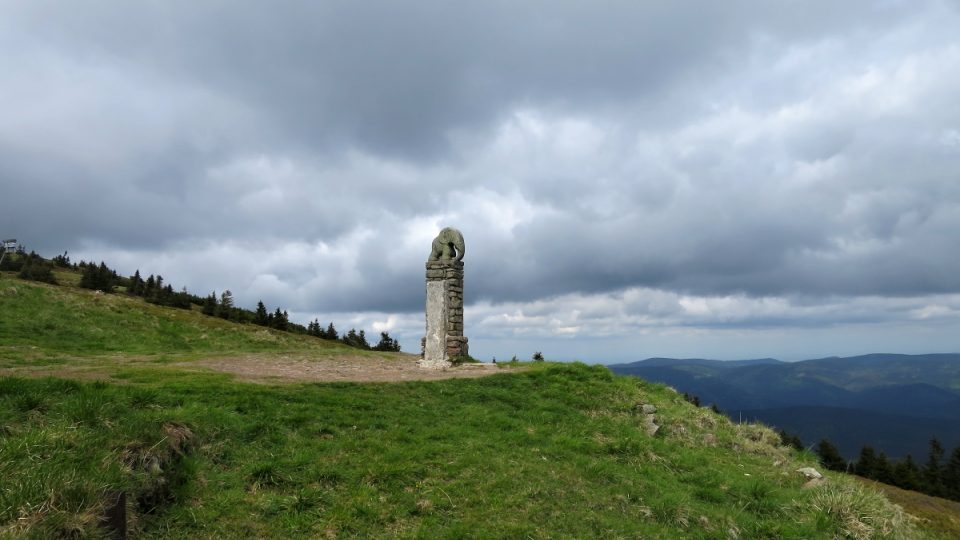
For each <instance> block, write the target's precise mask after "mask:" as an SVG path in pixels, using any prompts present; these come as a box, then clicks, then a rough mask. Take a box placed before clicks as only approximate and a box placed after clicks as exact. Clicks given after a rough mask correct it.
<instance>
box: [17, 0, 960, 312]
mask: <svg viewBox="0 0 960 540" xmlns="http://www.w3.org/2000/svg"><path fill="white" fill-rule="evenodd" d="M3 9H4V11H6V12H7V13H6V14H5V15H6V16H4V17H2V21H4V22H0V36H2V37H0V45H2V48H0V50H3V51H4V52H3V53H0V113H2V115H3V117H4V118H6V119H8V122H7V123H6V127H4V126H2V125H0V182H2V184H3V187H4V190H5V194H6V196H8V197H10V198H12V199H13V200H15V201H18V204H16V205H13V206H12V207H10V208H9V209H8V210H7V211H5V212H4V214H3V215H2V217H0V225H2V230H4V231H22V232H17V233H16V234H17V235H18V236H20V237H23V238H25V239H29V240H26V241H27V242H28V244H29V245H30V247H35V248H36V249H39V250H41V251H45V252H47V253H52V252H59V251H61V250H63V249H71V250H74V249H76V250H79V251H83V252H84V253H85V254H88V256H92V257H96V256H97V254H101V253H102V254H105V255H106V254H112V255H113V256H114V257H115V259H114V260H117V261H122V264H124V265H127V266H130V265H136V266H138V267H141V269H142V270H145V271H150V272H158V271H159V272H163V273H165V275H166V276H167V277H168V278H170V279H172V280H173V281H174V282H176V283H178V284H180V283H183V284H186V285H188V286H190V288H191V289H192V290H205V289H207V288H212V287H231V288H233V289H235V290H239V291H242V290H245V289H248V290H249V291H250V292H248V293H246V294H249V295H251V297H250V298H244V300H245V301H247V302H251V301H256V299H255V298H253V295H271V296H272V299H267V298H265V300H270V303H271V304H283V305H284V306H288V307H290V308H291V309H295V310H296V311H297V312H298V313H309V312H311V311H315V312H326V313H333V312H347V311H350V312H352V311H357V310H362V311H375V312H408V313H413V312H416V311H418V310H420V309H422V303H423V299H422V291H421V287H422V279H423V278H422V261H423V259H424V258H425V256H426V249H427V244H426V243H428V242H429V238H424V239H423V240H422V241H424V242H425V245H423V246H420V247H417V246H415V245H407V244H402V243H398V238H399V237H400V236H402V235H403V234H405V233H406V232H408V231H407V228H408V227H409V226H410V224H411V223H417V222H418V221H422V222H424V223H427V224H428V225H429V226H436V227H437V228H439V227H441V226H444V225H448V224H449V225H456V226H458V227H460V228H461V229H463V230H464V232H465V234H466V235H467V242H468V244H469V248H468V257H467V259H466V261H467V264H468V267H467V273H468V276H469V277H468V279H469V283H470V285H469V289H468V291H467V300H468V302H472V303H480V302H485V301H489V302H493V303H509V302H523V301H525V302H532V301H537V300H542V299H545V298H557V297H562V296H563V295H566V294H570V293H582V294H601V293H608V292H610V291H623V290H628V289H630V288H631V287H647V288H657V289H662V290H665V291H670V292H678V293H687V294H695V295H702V296H710V295H721V296H722V295H728V294H745V295H747V296H752V297H765V296H783V295H788V296H789V295H813V296H818V297H821V298H822V297H825V296H829V295H876V294H879V295H923V294H931V293H954V292H957V291H958V290H960V277H958V274H957V273H956V272H954V271H952V270H953V269H955V268H956V267H957V256H958V255H957V253H960V251H958V250H957V247H958V244H957V240H956V238H957V237H956V234H955V231H956V230H957V226H958V225H960V223H957V218H956V217H955V216H957V215H958V214H960V213H958V212H957V206H958V204H960V187H958V186H960V184H958V183H957V182H956V171H957V164H958V162H960V150H958V148H960V147H958V146H950V145H947V144H944V142H943V141H944V140H947V139H944V137H945V136H944V133H947V132H949V130H956V129H960V109H958V106H957V104H956V103H957V101H956V95H957V92H958V90H960V77H957V76H956V75H954V74H955V73H957V72H958V71H957V70H956V69H955V68H957V67H958V66H960V61H958V58H957V55H958V53H956V51H957V40H956V37H955V36H954V34H955V29H956V26H957V24H956V23H957V21H958V15H957V12H956V6H954V5H951V4H947V3H942V2H924V3H919V4H918V3H912V2H910V3H905V2H886V3H875V2H844V3H836V2H819V3H818V2H805V3H770V4H763V5H757V4H756V3H748V2H728V3H724V4H723V5H722V6H721V5H711V4H706V5H703V6H700V7H698V8H696V9H692V8H690V7H689V6H686V5H684V4H679V3H671V2H662V3H644V4H637V3H632V2H631V3H627V2H623V3H620V2H609V3H605V4H602V5H598V4H596V3H593V4H589V5H587V4H578V3H566V2H560V3H557V2H539V3H528V4H522V5H521V4H517V3H515V2H502V3H485V4H460V5H457V4H453V3H449V2H424V3H413V4H411V3H406V4H396V3H384V4H382V5H379V6H370V5H369V4H361V3H307V2H304V3H298V2H282V3H279V4H272V5H271V6H269V7H264V8H260V7H257V6H249V5H248V6H243V5H238V4H237V3H235V2H222V3H210V4H203V5H195V3H189V4H188V3H182V4H177V3H163V4H152V5H149V6H144V5H139V4H129V3H116V4H114V5H110V4H109V3H108V4H103V5H102V6H101V7H100V8H99V9H98V8H93V7H90V6H84V7H83V8H82V9H81V8H79V7H77V8H74V9H70V8H69V7H64V6H63V4H62V3H53V2H30V3H27V4H22V5H19V6H17V7H15V8H14V7H12V6H9V5H7V6H6V7H4V8H3ZM10 119H12V120H10ZM948 139H949V138H948ZM359 232H366V233H367V234H366V235H359V234H358V233H359ZM5 234H6V233H5ZM318 245H326V246H339V247H338V248H337V249H338V250H335V251H334V252H332V253H325V252H323V250H320V249H316V246H318ZM224 246H225V247H224ZM217 249H223V251H222V252H219V251H217ZM178 250H182V251H184V253H185V254H184V256H183V257H181V258H176V257H172V258H169V259H168V260H165V259H164V258H163V257H162V256H161V255H160V254H162V253H165V252H166V251H178ZM205 252H206V253H205ZM211 252H212V253H220V254H221V255H222V257H224V258H225V259H226V260H225V261H224V262H223V263H222V264H221V265H214V267H215V268H217V270H218V272H219V273H214V272H207V271H206V270H201V269H198V268H197V266H198V265H211V264H213V261H212V260H211V258H210V255H209V253H211ZM123 253H126V254H127V255H123ZM385 253H386V254H385ZM98 258H108V257H106V256H104V257H98ZM138 258H140V259H141V260H142V259H145V260H146V261H148V262H150V261H153V262H152V263H151V264H156V265H157V266H158V268H147V267H146V263H139V262H137V259H138ZM249 260H257V261H260V262H259V263H257V265H256V267H255V268H251V267H252V266H254V265H253V264H252V263H248V261H249ZM165 261H166V262H165ZM108 262H110V261H108ZM116 264H121V263H119V262H118V263H116ZM128 270H129V271H132V270H133V268H128ZM171 274H173V275H171ZM175 275H179V276H183V277H180V278H178V277H174V276H175ZM643 309H646V310H649V311H653V312H656V310H657V309H660V308H658V307H657V305H656V304H651V305H646V304H645V305H644V308H643ZM771 317H772V316H771ZM678 324H681V323H678Z"/></svg>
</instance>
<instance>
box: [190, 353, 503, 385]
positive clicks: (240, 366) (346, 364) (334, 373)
mask: <svg viewBox="0 0 960 540" xmlns="http://www.w3.org/2000/svg"><path fill="white" fill-rule="evenodd" d="M182 365H184V366H188V365H189V366H202V367H206V368H209V369H213V370H215V371H220V372H224V373H230V374H233V375H234V376H236V377H237V378H238V379H241V380H245V381H251V382H264V383H278V382H291V383H293V382H304V381H307V382H310V381H315V382H400V381H434V380H439V379H460V378H474V377H485V376H487V375H493V374H495V373H503V372H504V371H505V370H503V369H501V368H498V367H497V366H496V365H494V364H462V365H459V366H454V367H450V368H447V369H422V368H420V366H418V365H417V357H416V356H413V355H409V357H406V355H404V357H397V358H381V357H370V356H361V355H338V356H334V357H320V358H316V357H310V356H306V355H304V356H300V355H259V354H250V355H243V356H233V357H219V358H207V359H202V360H197V361H193V362H188V363H184V364H182Z"/></svg>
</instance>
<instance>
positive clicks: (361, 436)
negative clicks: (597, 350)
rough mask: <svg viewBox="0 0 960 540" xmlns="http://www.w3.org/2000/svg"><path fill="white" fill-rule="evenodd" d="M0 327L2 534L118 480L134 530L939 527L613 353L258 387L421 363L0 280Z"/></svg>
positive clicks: (59, 519)
mask: <svg viewBox="0 0 960 540" xmlns="http://www.w3.org/2000/svg"><path fill="white" fill-rule="evenodd" d="M0 343H2V345H0V370H2V372H0V373H2V375H3V376H0V477H2V478H3V479H4V482H3V484H2V485H0V536H3V537H8V536H9V537H37V538H46V537H65V536H72V537H86V536H96V535H97V534H100V533H101V532H102V530H103V529H101V528H99V526H98V521H99V520H100V519H101V517H102V516H103V515H104V514H111V512H110V507H111V504H112V502H113V501H115V500H116V494H117V493H120V492H122V493H125V494H127V498H126V502H125V504H124V505H123V507H122V508H123V509H125V510H126V512H127V516H126V521H127V522H128V523H129V527H130V530H131V534H132V535H133V536H134V537H139V538H234V537H250V536H253V537H275V538H280V537H341V536H362V537H368V536H374V537H424V538H464V537H530V538H547V537H579V538H583V537H644V538H681V537H682V538H834V537H850V538H871V537H876V538H914V537H934V538H936V537H942V538H947V537H949V534H950V533H949V532H946V531H948V530H949V529H947V528H943V527H947V526H942V525H941V526H940V527H941V528H940V529H936V530H934V529H930V528H927V529H923V528H918V525H919V526H921V527H922V526H924V522H920V523H919V524H915V523H914V520H912V519H911V518H910V517H909V515H907V514H906V513H904V512H903V511H902V510H901V509H900V508H899V507H896V506H893V505H892V504H891V503H889V502H888V501H887V500H886V499H885V498H884V497H883V496H882V495H880V493H879V492H878V491H876V490H875V489H873V488H871V487H868V486H864V485H862V484H860V483H859V482H856V481H854V480H852V479H850V478H848V477H846V476H845V475H842V474H833V473H829V474H828V480H827V481H826V482H825V483H822V484H820V485H818V486H815V487H812V488H808V489H805V488H804V484H805V483H806V482H807V479H806V478H804V477H803V476H802V475H800V474H798V473H797V472H796V471H797V469H799V468H801V467H807V466H812V467H819V465H818V464H817V462H816V458H815V456H813V455H812V454H811V453H809V452H796V451H794V450H792V449H790V448H787V447H785V446H783V445H782V444H781V441H780V438H779V436H777V434H776V433H774V432H773V431H771V430H770V429H768V428H765V427H763V426H760V425H753V424H743V425H739V424H735V423H732V422H730V421H729V420H728V419H726V418H725V417H723V416H720V415H717V414H715V413H713V412H711V411H710V410H708V409H705V408H698V407H695V406H693V405H691V404H690V403H688V402H687V401H686V400H685V399H684V398H683V396H681V395H679V394H677V393H676V392H675V391H673V390H671V389H670V388H668V387H666V386H663V385H660V384H654V383H649V382H646V381H643V380H639V379H634V378H626V377H616V376H614V375H613V374H612V373H611V372H610V371H609V370H608V369H606V368H605V367H602V366H586V365H583V364H554V363H551V362H542V363H532V364H527V365H522V366H520V367H521V368H522V369H513V368H511V367H509V366H506V365H505V366H504V367H502V368H496V371H495V373H494V374H493V375H491V376H487V377H480V378H462V379H446V380H438V381H407V382H397V383H390V384H384V383H357V382H297V381H296V380H294V379H292V378H284V379H275V378H271V377H270V376H267V377H254V378H255V379H256V381H257V382H256V383H251V382H248V381H246V380H243V379H242V378H240V377H238V376H237V375H236V373H235V372H236V371H237V370H231V369H227V368H229V367H230V366H231V365H233V366H236V365H240V364H243V365H245V366H246V369H254V368H255V367H256V366H258V365H259V366H260V367H262V370H263V371H264V372H266V373H269V372H270V370H271V369H276V367H277V366H278V365H280V366H284V365H285V366H286V367H287V368H290V369H296V370H304V371H308V370H309V369H310V367H311V366H314V365H318V364H323V363H324V362H335V363H340V364H344V365H346V364H351V363H353V364H363V363H369V364H373V365H379V366H381V368H383V367H384V366H388V365H390V364H391V363H394V364H396V365H401V364H411V363H412V362H413V360H414V357H412V356H410V355H404V354H401V353H387V352H373V351H362V350H358V349H356V348H352V347H347V346H344V345H342V344H338V343H336V342H331V341H325V340H317V339H313V338H310V337H309V336H302V335H296V334H290V333H285V332H279V331H276V330H271V329H265V328H260V327H256V326H253V325H243V324H238V323H234V322H229V321H224V320H220V319H216V318H212V317H207V316H204V315H202V314H201V313H199V312H197V311H193V310H180V309H173V308H168V307H162V306H155V305H150V304H147V303H145V302H142V301H140V300H138V299H136V298H129V297H125V296H122V295H103V294H97V293H96V292H94V291H86V290H81V289H78V288H75V287H72V286H62V285H61V286H53V285H47V284H42V283H33V282H25V281H21V280H17V279H15V278H13V277H12V276H11V275H10V274H8V273H5V274H3V275H2V276H0ZM214 364H219V365H214ZM277 382H283V383H284V384H274V383H277ZM649 415H652V417H651V416H649ZM651 421H653V422H655V423H656V425H658V426H659V429H657V430H652V429H651V428H650V426H651ZM821 470H822V469H821ZM937 530H939V531H941V532H939V533H938V532H937Z"/></svg>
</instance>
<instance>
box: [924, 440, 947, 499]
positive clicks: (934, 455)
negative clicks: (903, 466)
mask: <svg viewBox="0 0 960 540" xmlns="http://www.w3.org/2000/svg"><path fill="white" fill-rule="evenodd" d="M942 460H943V445H941V444H940V441H939V440H938V439H937V438H936V437H934V438H932V439H930V454H929V455H928V456H927V464H926V465H925V466H924V467H923V481H924V490H923V491H924V493H929V494H930V495H935V496H937V497H940V496H942V495H943V478H942V475H943V468H942V465H941V464H940V462H941V461H942Z"/></svg>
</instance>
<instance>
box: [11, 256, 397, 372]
mask: <svg viewBox="0 0 960 540" xmlns="http://www.w3.org/2000/svg"><path fill="white" fill-rule="evenodd" d="M60 274H70V273H69V272H58V280H60V281H61V283H63V282H66V281H68V280H66V279H64V278H62V277H61V275H60ZM12 275H13V274H11V273H9V272H6V273H3V275H2V276H0V338H2V339H0V367H5V366H11V365H16V364H18V363H29V364H31V365H38V364H42V363H47V364H57V363H62V362H63V361H64V360H65V359H66V358H70V359H76V358H78V357H80V358H89V357H105V356H110V355H123V356H125V357H129V356H132V355H149V356H165V357H167V358H168V359H171V358H176V359H179V358H183V357H191V356H196V355H198V354H204V355H210V354H228V353H235V352H295V351H305V352H310V353H311V354H313V355H320V356H322V355H336V354H344V353H345V352H348V351H349V352H350V353H351V354H355V355H360V356H363V355H370V356H373V355H378V353H375V352H371V351H361V350H359V349H353V348H348V347H346V346H344V345H341V344H339V343H335V342H330V341H325V340H320V339H316V338H311V337H308V336H302V335H295V334H290V333H287V332H279V331H276V330H271V329H268V328H264V327H259V326H254V325H241V324H235V323H231V322H228V321H224V320H222V319H217V318H214V317H207V316H204V315H201V314H199V313H197V312H195V311H187V310H179V309H172V308H167V307H162V306H157V305H153V304H149V303H147V302H144V301H143V300H142V299H140V298H134V297H129V296H126V295H124V294H98V293H96V292H95V291H89V290H86V289H80V288H76V287H70V286H55V285H47V284H42V283H35V282H25V281H21V280H17V279H15V278H12ZM379 356H383V355H379Z"/></svg>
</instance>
